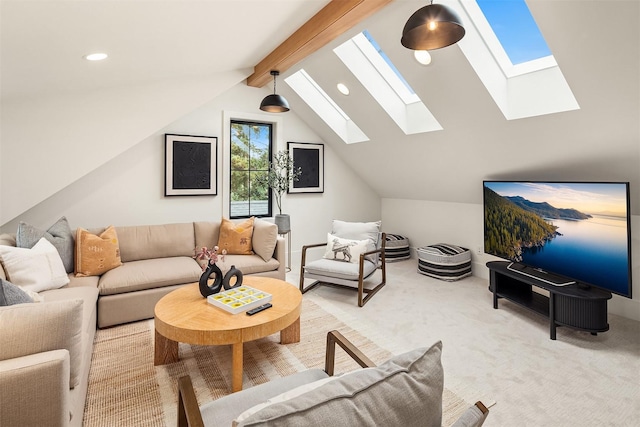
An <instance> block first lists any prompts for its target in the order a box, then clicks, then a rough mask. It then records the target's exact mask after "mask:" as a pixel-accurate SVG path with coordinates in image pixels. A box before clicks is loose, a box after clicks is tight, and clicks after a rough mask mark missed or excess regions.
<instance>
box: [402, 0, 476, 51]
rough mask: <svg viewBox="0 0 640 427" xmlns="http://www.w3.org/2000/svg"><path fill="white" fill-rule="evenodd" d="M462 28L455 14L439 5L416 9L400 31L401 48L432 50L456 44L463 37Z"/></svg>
mask: <svg viewBox="0 0 640 427" xmlns="http://www.w3.org/2000/svg"><path fill="white" fill-rule="evenodd" d="M464 33H465V31H464V27H463V26H462V21H461V20H460V17H459V16H458V14H457V13H455V12H454V11H453V10H451V9H449V8H448V7H446V6H443V5H441V4H433V0H432V1H431V4H429V5H427V6H425V7H423V8H421V9H418V10H417V11H415V13H414V14H413V15H411V17H410V18H409V20H408V21H407V23H406V24H405V25H404V29H403V30H402V39H400V43H402V46H404V47H406V48H409V49H413V50H433V49H440V48H441V47H447V46H450V45H452V44H454V43H457V42H458V41H460V39H462V37H464Z"/></svg>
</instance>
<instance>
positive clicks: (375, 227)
mask: <svg viewBox="0 0 640 427" xmlns="http://www.w3.org/2000/svg"><path fill="white" fill-rule="evenodd" d="M385 241H386V236H385V233H382V232H381V231H380V222H379V221H378V222H345V221H339V220H334V221H333V226H332V231H331V233H329V234H328V235H327V242H326V243H324V242H323V243H316V244H312V245H306V246H303V247H302V261H301V264H300V265H301V267H300V292H302V293H305V292H307V291H309V290H310V289H313V288H314V287H316V286H317V285H320V284H324V285H332V286H339V287H346V288H351V289H356V290H357V291H358V306H359V307H362V306H363V305H365V304H366V303H367V301H369V299H370V298H371V297H373V296H374V295H375V294H376V293H377V292H378V291H379V290H380V289H382V288H383V287H384V285H385V284H386V282H387V270H386V263H385V253H384V250H385ZM322 246H325V247H326V251H325V253H324V256H323V257H322V258H321V259H317V260H314V261H309V260H308V259H307V258H308V257H307V251H308V250H309V249H311V248H319V247H322ZM378 270H380V273H379V274H376V273H377V272H378ZM305 279H313V280H315V281H314V282H313V283H312V284H311V285H309V286H306V287H305V286H304V280H305ZM365 295H366V296H365Z"/></svg>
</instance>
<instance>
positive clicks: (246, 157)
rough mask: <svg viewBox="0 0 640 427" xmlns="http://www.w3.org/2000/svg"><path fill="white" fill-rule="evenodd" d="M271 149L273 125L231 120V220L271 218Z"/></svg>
mask: <svg viewBox="0 0 640 427" xmlns="http://www.w3.org/2000/svg"><path fill="white" fill-rule="evenodd" d="M271 147H272V125H271V124H269V123H256V122H245V121H237V120H232V121H231V180H230V182H229V186H230V194H231V197H230V203H231V206H230V207H229V208H230V209H229V212H230V217H231V218H247V217H250V216H258V217H264V216H271V192H270V191H269V187H268V185H266V184H265V183H264V182H265V179H264V177H265V176H266V175H267V173H268V171H269V159H270V158H271Z"/></svg>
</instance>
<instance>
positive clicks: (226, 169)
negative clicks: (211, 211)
mask: <svg viewBox="0 0 640 427" xmlns="http://www.w3.org/2000/svg"><path fill="white" fill-rule="evenodd" d="M232 120H233V121H240V122H256V123H263V124H270V125H271V150H272V153H275V152H277V151H278V150H284V149H286V148H284V147H285V142H284V138H283V135H284V134H283V129H284V127H283V122H284V121H283V118H282V117H281V116H276V115H273V114H268V113H258V114H256V113H247V112H241V111H230V110H223V111H222V144H221V151H222V153H221V156H220V157H221V158H222V168H221V172H222V177H221V186H222V187H221V188H224V189H226V190H227V191H222V206H221V207H222V216H223V217H224V218H229V219H231V212H230V211H231V209H230V208H231V191H230V190H231V121H232ZM269 195H270V197H273V192H272V191H270V192H269ZM269 216H270V217H273V209H271V210H270V215H269ZM269 216H265V215H260V216H259V217H260V218H268V217H269ZM237 218H238V219H240V218H244V217H237ZM247 218H249V217H247Z"/></svg>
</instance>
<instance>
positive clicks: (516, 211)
mask: <svg viewBox="0 0 640 427" xmlns="http://www.w3.org/2000/svg"><path fill="white" fill-rule="evenodd" d="M484 200H485V203H484V209H485V212H484V214H485V242H484V246H485V248H484V250H485V252H486V253H488V254H492V255H496V256H501V257H506V258H508V259H510V260H512V261H514V262H520V261H522V251H523V248H533V247H542V246H544V245H545V244H546V243H547V242H548V241H550V240H552V239H554V238H555V237H556V236H559V235H561V234H560V233H559V232H558V231H557V229H558V227H556V226H554V225H553V224H550V223H548V222H547V219H565V220H583V219H588V218H591V215H588V214H585V213H582V212H580V211H578V210H577V209H572V208H556V207H554V206H552V205H550V204H549V203H547V202H532V201H530V200H527V199H525V198H523V197H521V196H505V197H503V196H500V195H499V194H497V193H496V192H495V191H493V190H491V189H490V188H488V187H484Z"/></svg>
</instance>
